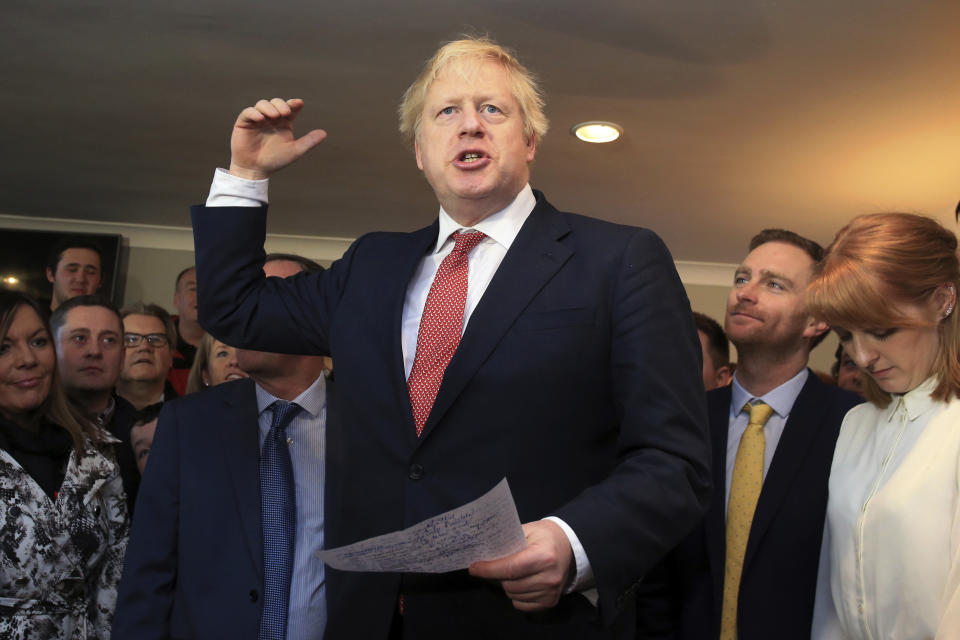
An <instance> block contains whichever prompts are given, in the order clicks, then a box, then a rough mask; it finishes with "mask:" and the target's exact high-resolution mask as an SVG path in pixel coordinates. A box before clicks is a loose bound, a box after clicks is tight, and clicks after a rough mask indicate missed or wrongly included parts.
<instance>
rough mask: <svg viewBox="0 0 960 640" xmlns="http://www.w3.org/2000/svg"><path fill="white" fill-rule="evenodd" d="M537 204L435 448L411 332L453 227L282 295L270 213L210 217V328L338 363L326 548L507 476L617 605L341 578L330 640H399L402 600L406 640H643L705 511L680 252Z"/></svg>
mask: <svg viewBox="0 0 960 640" xmlns="http://www.w3.org/2000/svg"><path fill="white" fill-rule="evenodd" d="M536 196H537V205H536V207H535V208H534V210H533V212H532V213H531V214H530V216H529V218H528V219H527V220H526V222H525V223H524V225H523V227H522V229H521V230H520V232H519V234H518V235H517V237H516V240H515V241H514V243H513V245H512V246H511V248H510V250H509V251H508V252H507V254H506V256H505V257H504V259H503V262H502V263H501V265H500V267H499V269H498V270H497V273H496V274H495V275H494V278H493V280H492V281H491V282H490V285H489V286H488V288H487V290H486V292H485V293H484V295H483V297H482V299H481V300H480V302H479V304H478V306H477V307H476V310H475V311H474V313H473V315H472V317H471V319H470V321H469V323H468V325H467V327H466V330H465V332H464V335H463V338H462V340H461V342H460V345H459V348H458V349H457V351H456V353H455V355H454V357H453V359H452V361H451V362H450V365H449V366H448V368H447V369H446V372H445V375H444V378H443V383H442V385H441V387H440V390H439V393H438V395H437V398H436V401H435V403H434V405H433V409H432V412H431V413H430V416H429V418H428V419H427V422H426V425H425V427H424V430H423V434H422V436H421V437H420V438H417V435H416V430H415V427H414V422H413V416H412V413H411V409H410V400H409V396H408V394H407V387H406V380H405V377H404V368H403V359H402V350H401V331H400V327H401V316H402V311H403V304H404V297H405V295H406V291H407V287H408V284H409V282H410V280H411V277H412V276H413V274H414V272H415V270H416V268H417V266H418V265H419V264H420V262H421V260H422V259H423V257H424V255H425V254H426V253H427V252H429V251H430V250H431V249H432V248H433V247H434V246H435V244H436V242H437V233H438V231H437V229H438V226H437V223H436V222H434V224H433V225H431V226H430V227H427V228H424V229H421V230H419V231H416V232H413V233H373V234H369V235H366V236H363V237H361V238H360V239H358V240H357V241H356V242H355V243H354V244H353V245H352V246H351V247H350V249H349V250H348V251H347V252H346V254H345V255H344V257H343V258H342V259H341V260H339V261H337V262H335V263H334V264H333V265H332V266H331V268H330V269H328V270H327V271H325V272H323V273H320V274H301V275H298V276H294V277H292V278H287V279H284V280H281V279H277V278H265V277H264V276H263V273H262V264H263V259H264V253H263V249H262V247H263V241H264V237H265V224H266V212H265V209H260V208H242V207H241V208H204V207H196V208H195V209H194V212H193V219H194V233H195V242H196V255H197V275H198V297H199V299H200V307H199V311H200V320H201V323H202V324H203V325H204V327H206V328H207V329H208V330H209V331H210V332H211V333H212V334H213V335H215V336H217V338H218V339H221V340H223V341H225V342H227V343H228V344H236V345H238V346H243V347H246V348H251V349H260V350H266V351H275V352H276V351H279V352H291V353H312V354H330V355H332V356H333V359H334V362H335V363H336V376H337V391H336V395H337V404H338V406H339V408H340V411H341V417H342V422H343V430H342V458H341V459H340V460H339V461H337V463H338V465H339V466H335V467H334V468H331V467H329V466H328V476H327V483H328V496H330V498H329V501H328V504H329V505H330V510H328V512H327V519H326V523H327V530H326V535H327V542H328V545H329V546H340V545H344V544H348V543H352V542H355V541H357V540H361V539H364V538H367V537H370V536H375V535H379V534H383V533H387V532H390V531H394V530H397V529H402V528H405V527H408V526H410V525H413V524H415V523H417V522H419V521H421V520H423V519H425V518H428V517H430V516H434V515H436V514H438V513H441V512H443V511H446V510H448V509H451V508H454V507H457V506H460V505H461V504H463V503H465V502H467V501H469V500H473V499H475V498H477V497H478V496H480V495H481V494H483V493H484V492H486V491H487V490H489V489H490V488H491V487H493V486H494V485H495V484H496V483H497V482H498V481H499V480H500V479H502V478H503V477H507V478H508V480H509V483H510V487H511V489H512V491H513V495H514V498H515V501H516V505H517V510H518V512H519V515H520V519H521V521H523V522H528V521H531V520H537V519H539V518H542V517H544V516H548V515H557V516H559V517H560V518H562V519H563V520H564V521H565V522H566V523H567V524H569V525H570V527H571V528H572V529H573V530H574V531H575V532H576V534H577V535H578V537H579V539H580V541H581V543H582V544H583V547H584V549H585V551H586V554H587V556H588V557H589V560H590V562H591V565H592V567H593V571H594V575H595V578H596V583H597V587H598V590H599V598H600V604H599V614H598V611H597V610H596V609H595V608H593V607H592V606H591V605H590V604H589V603H587V601H586V599H585V598H583V597H582V596H581V595H580V594H572V595H569V596H566V597H564V598H562V599H561V602H560V604H559V605H558V606H557V607H555V608H554V609H552V610H550V611H547V612H543V613H540V614H535V615H526V614H522V613H519V612H517V611H516V610H514V609H513V607H512V606H511V603H510V601H509V600H508V599H507V598H506V596H505V595H504V593H503V590H502V588H501V587H500V585H499V584H491V583H487V582H484V581H481V580H477V579H474V578H471V577H469V576H468V575H467V573H466V572H465V571H460V572H452V573H447V574H442V575H420V574H417V575H410V574H408V575H404V576H401V575H399V574H369V573H347V572H339V571H334V570H330V571H328V574H327V576H328V584H327V587H328V590H327V593H328V612H329V621H328V627H327V637H328V638H332V639H336V638H382V637H385V636H386V635H387V632H388V628H389V626H390V624H391V619H392V617H393V615H394V612H395V611H396V609H397V597H398V594H399V593H401V592H402V593H403V596H404V615H403V627H404V632H405V633H406V634H407V637H415V638H431V637H444V638H453V637H456V638H475V637H476V638H480V637H550V638H564V637H570V638H589V637H610V636H615V635H619V636H620V637H628V636H629V635H632V633H633V629H632V626H633V607H634V598H633V591H634V590H635V589H636V587H637V584H638V582H639V580H640V577H641V576H642V575H643V574H644V572H646V571H647V570H648V569H649V568H650V567H652V566H653V565H654V564H655V563H656V562H657V561H658V560H659V559H660V558H661V557H662V555H663V554H665V553H666V552H667V550H669V549H670V548H671V547H673V546H674V545H675V544H676V543H677V542H678V541H679V540H680V539H682V537H683V536H684V535H685V534H686V533H687V532H688V531H689V530H690V529H691V528H692V527H693V526H694V524H695V523H696V522H697V521H698V520H699V518H700V517H701V515H702V513H703V509H704V508H705V505H706V500H707V496H708V493H709V487H710V476H709V466H708V465H709V443H708V436H707V428H706V415H705V411H704V400H703V392H702V383H701V382H700V364H699V362H700V360H699V358H700V355H699V354H700V345H699V340H698V338H697V335H696V332H695V330H694V327H693V321H692V316H691V313H690V306H689V302H688V301H687V298H686V295H685V294H684V291H683V288H682V286H681V284H680V281H679V278H678V277H677V273H676V269H675V268H674V265H673V262H672V259H671V258H670V255H669V253H668V251H667V249H666V247H665V246H664V245H663V243H662V242H661V241H660V239H659V238H657V236H656V235H655V234H653V233H652V232H650V231H648V230H644V229H637V228H632V227H624V226H619V225H614V224H610V223H607V222H602V221H599V220H594V219H590V218H585V217H583V216H578V215H575V214H570V213H562V212H559V211H557V210H556V209H554V208H553V207H552V206H551V205H550V204H548V203H547V202H546V200H545V199H544V198H543V194H540V193H537V194H536ZM601 616H602V619H603V620H602V623H604V624H605V627H604V626H602V624H601ZM628 627H629V628H628Z"/></svg>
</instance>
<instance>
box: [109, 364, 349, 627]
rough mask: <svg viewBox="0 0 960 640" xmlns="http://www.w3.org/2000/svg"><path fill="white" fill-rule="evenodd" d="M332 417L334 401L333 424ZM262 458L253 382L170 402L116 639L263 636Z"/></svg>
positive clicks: (147, 484)
mask: <svg viewBox="0 0 960 640" xmlns="http://www.w3.org/2000/svg"><path fill="white" fill-rule="evenodd" d="M329 389H330V387H329V386H328V391H329ZM330 413H331V412H330V407H329V404H328V411H327V416H328V427H329V425H330V420H329V416H330ZM328 432H329V429H328ZM328 450H329V445H328ZM259 460H260V441H259V426H258V418H257V399H256V390H255V386H254V383H253V381H252V380H249V379H247V380H237V381H234V382H227V383H224V384H221V385H217V386H215V387H211V388H209V389H205V390H203V391H201V392H198V393H194V394H190V395H187V396H184V397H183V398H181V399H178V400H175V401H172V402H165V403H164V405H163V409H162V411H161V413H160V421H159V423H158V425H157V432H156V436H155V437H154V440H153V445H152V446H151V449H150V460H149V462H148V464H147V467H146V470H145V471H144V477H143V482H142V484H141V485H140V494H139V498H138V502H137V513H136V516H135V517H134V521H133V529H132V532H131V538H130V545H129V548H128V549H127V559H126V565H125V567H124V572H123V580H122V581H121V586H120V593H119V597H118V601H117V611H116V615H115V617H114V622H113V637H115V638H118V639H127V638H130V639H135V640H146V639H149V638H157V639H158V640H159V639H161V638H164V639H165V638H193V639H200V638H209V639H211V640H219V639H220V638H231V639H232V640H243V639H244V638H248V639H249V640H256V638H257V634H258V632H259V628H260V614H261V612H262V607H263V601H262V593H263V537H262V529H261V522H260V474H259V469H260V467H259ZM318 490H322V488H319V487H318Z"/></svg>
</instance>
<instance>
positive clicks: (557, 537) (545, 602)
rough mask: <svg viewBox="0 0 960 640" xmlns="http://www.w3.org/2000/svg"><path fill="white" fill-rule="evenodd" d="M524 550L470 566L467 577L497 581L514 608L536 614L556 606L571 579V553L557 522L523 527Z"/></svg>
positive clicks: (529, 524)
mask: <svg viewBox="0 0 960 640" xmlns="http://www.w3.org/2000/svg"><path fill="white" fill-rule="evenodd" d="M523 532H524V534H526V538H527V544H528V546H527V548H526V549H524V550H522V551H519V552H517V553H514V554H512V555H509V556H507V557H505V558H500V559H498V560H489V561H480V562H475V563H473V564H472V565H470V575H472V576H476V577H478V578H488V579H490V580H499V581H500V582H501V584H502V585H503V590H504V591H505V592H506V594H507V597H508V598H510V599H511V600H512V601H513V606H514V607H515V608H516V609H519V610H520V611H539V610H541V609H549V608H550V607H553V606H555V605H556V604H557V602H558V601H559V600H560V596H562V595H563V591H564V589H565V588H566V586H567V584H568V581H569V579H570V573H571V569H572V564H573V551H572V550H571V549H570V541H569V540H568V539H567V536H566V534H565V533H564V532H563V529H561V528H560V527H559V526H558V525H557V524H556V523H554V522H552V521H550V520H540V521H538V522H530V523H528V524H525V525H523Z"/></svg>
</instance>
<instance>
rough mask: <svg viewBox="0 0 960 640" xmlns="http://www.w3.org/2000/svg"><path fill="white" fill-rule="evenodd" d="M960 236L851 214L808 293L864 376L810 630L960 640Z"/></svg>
mask: <svg viewBox="0 0 960 640" xmlns="http://www.w3.org/2000/svg"><path fill="white" fill-rule="evenodd" d="M958 287H960V266H958V262H957V239H956V237H955V236H954V235H953V234H952V233H950V232H949V231H947V230H946V229H944V228H943V227H942V226H940V225H939V224H938V223H937V222H935V221H934V220H931V219H929V218H924V217H921V216H915V215H908V214H875V215H867V216H860V217H857V218H854V219H853V221H851V222H850V224H848V225H847V226H846V227H844V228H843V229H841V230H840V232H839V233H838V234H837V237H836V238H835V239H834V241H833V244H832V245H830V247H829V248H828V249H827V255H826V258H825V259H824V265H823V270H822V272H821V274H820V275H819V277H818V278H817V279H816V280H815V281H814V282H813V283H812V284H811V285H810V289H809V290H808V294H807V295H808V306H809V309H810V313H811V314H813V315H814V316H816V317H818V318H820V319H822V320H825V321H827V322H828V323H830V325H831V326H833V328H834V330H835V331H836V332H837V335H838V336H839V337H840V341H841V343H842V344H843V347H844V349H845V350H846V351H847V352H848V353H849V354H850V356H851V357H852V358H853V359H854V360H855V361H856V363H857V364H858V365H859V366H860V367H861V368H862V369H863V370H864V371H865V373H866V374H867V375H866V381H865V382H866V396H867V399H868V400H869V401H870V402H868V403H865V404H862V405H859V406H857V407H855V408H854V409H852V410H851V411H850V412H849V413H848V414H847V416H846V418H844V421H843V426H842V427H841V430H840V437H839V439H838V440H837V447H836V451H835V453H834V458H833V467H832V469H831V472H830V498H829V502H828V505H827V523H826V529H825V532H824V538H823V550H822V553H821V569H820V576H819V579H818V591H817V606H816V613H815V616H814V625H813V637H814V638H876V639H880V638H883V639H893V638H898V639H909V638H917V639H919V638H960V557H958V555H960V495H958V480H960V400H958V397H957V394H958V392H960V322H958V316H960V314H958V313H957V312H956V311H955V305H956V301H957V289H958Z"/></svg>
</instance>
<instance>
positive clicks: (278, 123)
mask: <svg viewBox="0 0 960 640" xmlns="http://www.w3.org/2000/svg"><path fill="white" fill-rule="evenodd" d="M303 104H304V103H303V100H300V99H299V98H294V99H292V100H283V99H281V98H274V99H272V100H260V101H259V102H257V104H255V105H254V106H252V107H247V108H246V109H244V110H243V111H241V112H240V115H239V116H237V121H236V123H234V125H233V135H232V136H231V138H230V153H231V156H230V173H232V174H233V175H235V176H239V177H241V178H246V179H248V180H262V179H264V178H268V177H270V175H271V174H273V173H275V172H276V171H279V170H280V169H283V168H284V167H286V166H287V165H288V164H291V163H292V162H294V161H296V160H298V159H299V158H300V156H302V155H303V154H305V153H306V152H307V151H309V150H310V149H312V148H314V147H315V146H317V145H318V144H320V142H321V141H322V140H323V139H324V138H326V137H327V133H326V131H324V130H323V129H314V130H313V131H311V132H309V133H307V134H306V135H304V136H303V137H302V138H299V139H297V138H294V136H293V121H294V119H295V118H296V117H297V114H298V113H300V110H301V109H302V108H303Z"/></svg>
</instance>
